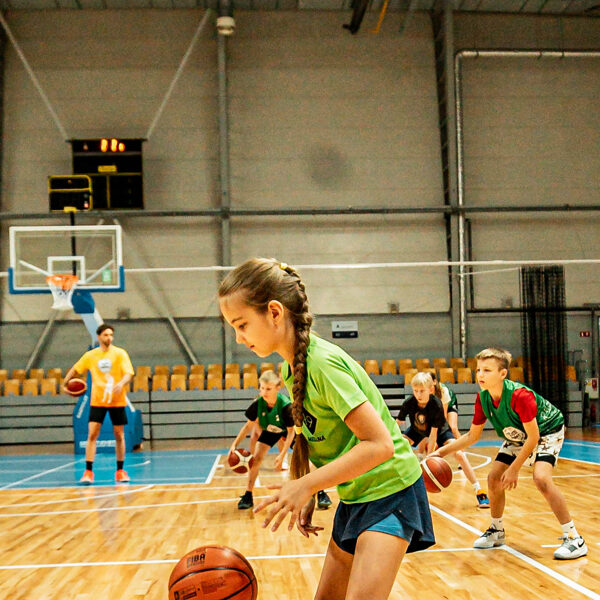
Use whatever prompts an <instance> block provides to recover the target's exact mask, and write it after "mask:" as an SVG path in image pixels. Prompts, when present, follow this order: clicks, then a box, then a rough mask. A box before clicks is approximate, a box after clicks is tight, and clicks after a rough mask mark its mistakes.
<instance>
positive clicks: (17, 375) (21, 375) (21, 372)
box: [10, 369, 27, 381]
mask: <svg viewBox="0 0 600 600" xmlns="http://www.w3.org/2000/svg"><path fill="white" fill-rule="evenodd" d="M10 378H11V379H18V380H19V381H25V379H27V371H26V370H25V369H13V370H12V373H11V376H10Z"/></svg>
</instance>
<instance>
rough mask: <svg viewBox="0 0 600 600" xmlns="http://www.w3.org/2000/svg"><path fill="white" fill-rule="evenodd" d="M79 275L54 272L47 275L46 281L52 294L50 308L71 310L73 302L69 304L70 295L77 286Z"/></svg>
mask: <svg viewBox="0 0 600 600" xmlns="http://www.w3.org/2000/svg"><path fill="white" fill-rule="evenodd" d="M78 281H79V277H77V275H70V274H66V273H65V274H56V275H48V277H46V282H47V283H48V286H49V287H50V291H51V292H52V296H54V304H53V305H52V308H53V309H54V310H71V309H72V308H73V304H71V297H72V296H73V292H74V291H75V287H76V286H77V282H78Z"/></svg>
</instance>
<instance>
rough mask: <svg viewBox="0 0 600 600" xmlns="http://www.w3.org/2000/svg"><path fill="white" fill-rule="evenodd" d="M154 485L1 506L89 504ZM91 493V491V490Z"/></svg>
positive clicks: (142, 490)
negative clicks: (91, 501)
mask: <svg viewBox="0 0 600 600" xmlns="http://www.w3.org/2000/svg"><path fill="white" fill-rule="evenodd" d="M152 486H153V484H150V485H146V486H144V487H141V488H132V489H129V490H118V491H116V492H113V493H112V494H99V495H98V496H91V495H90V496H80V497H79V498H64V499H63V500H41V501H39V502H19V504H0V508H15V507H16V506H19V507H21V506H40V505H49V504H63V503H64V502H87V501H89V500H100V499H101V498H112V497H114V496H126V495H127V494H137V493H138V492H145V491H146V490H148V489H150V488H151V487H152ZM79 489H80V490H81V491H83V490H84V489H85V490H90V488H89V487H87V488H79ZM90 491H91V490H90Z"/></svg>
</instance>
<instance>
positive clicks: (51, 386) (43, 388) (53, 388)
mask: <svg viewBox="0 0 600 600" xmlns="http://www.w3.org/2000/svg"><path fill="white" fill-rule="evenodd" d="M57 389H58V382H57V381H56V379H55V378H54V377H46V378H44V379H42V381H41V382H40V395H42V396H45V395H49V396H56V394H57Z"/></svg>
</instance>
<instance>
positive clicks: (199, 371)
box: [190, 365, 204, 377]
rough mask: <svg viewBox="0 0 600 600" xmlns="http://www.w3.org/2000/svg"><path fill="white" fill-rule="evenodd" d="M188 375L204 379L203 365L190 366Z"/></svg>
mask: <svg viewBox="0 0 600 600" xmlns="http://www.w3.org/2000/svg"><path fill="white" fill-rule="evenodd" d="M190 375H202V377H204V365H190Z"/></svg>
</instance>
